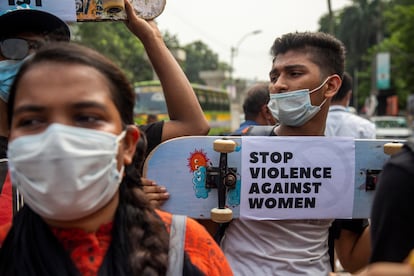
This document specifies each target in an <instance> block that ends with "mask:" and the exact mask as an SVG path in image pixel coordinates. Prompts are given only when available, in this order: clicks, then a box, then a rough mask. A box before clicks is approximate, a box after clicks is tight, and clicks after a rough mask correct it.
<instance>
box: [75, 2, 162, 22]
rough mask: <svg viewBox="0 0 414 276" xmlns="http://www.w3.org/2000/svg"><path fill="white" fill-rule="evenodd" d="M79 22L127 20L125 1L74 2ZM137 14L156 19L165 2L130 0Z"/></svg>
mask: <svg viewBox="0 0 414 276" xmlns="http://www.w3.org/2000/svg"><path fill="white" fill-rule="evenodd" d="M74 1H76V17H77V21H107V20H125V19H126V14H125V11H124V0H74ZM130 2H131V4H132V6H133V7H134V9H135V12H136V14H137V15H138V16H139V17H141V18H144V19H154V18H156V17H157V16H158V15H160V14H161V13H162V12H163V10H164V7H165V4H166V2H165V0H130Z"/></svg>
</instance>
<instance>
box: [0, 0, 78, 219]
mask: <svg viewBox="0 0 414 276" xmlns="http://www.w3.org/2000/svg"><path fill="white" fill-rule="evenodd" d="M52 41H70V29H69V27H68V25H67V24H66V23H65V22H64V21H62V20H61V19H60V18H58V17H56V16H55V15H53V14H50V13H48V12H45V11H40V10H35V9H31V8H30V7H29V6H27V5H26V4H23V5H20V6H16V8H15V9H11V10H8V11H5V12H3V13H0V210H1V212H0V224H1V223H4V222H7V221H8V220H10V217H11V201H12V189H11V185H10V183H9V182H10V181H9V179H7V181H6V184H5V180H6V176H7V170H8V166H7V143H8V135H9V127H8V124H7V102H8V98H9V89H10V86H11V84H12V82H13V80H14V77H15V75H16V74H17V71H18V70H19V68H20V66H21V64H22V63H23V61H24V60H25V59H26V58H27V57H28V56H29V55H30V54H31V53H33V52H34V51H36V50H37V49H39V48H40V47H41V46H42V45H44V44H46V43H48V42H52ZM3 186H4V187H3Z"/></svg>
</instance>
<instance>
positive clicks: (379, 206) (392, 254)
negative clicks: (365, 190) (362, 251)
mask: <svg viewBox="0 0 414 276" xmlns="http://www.w3.org/2000/svg"><path fill="white" fill-rule="evenodd" d="M413 165H414V140H413V138H410V139H408V141H407V142H406V143H405V144H404V146H403V148H402V149H401V151H400V152H397V153H395V154H393V155H391V157H390V159H389V160H388V161H387V163H386V164H385V165H384V167H383V168H382V172H381V173H380V175H379V177H378V183H377V185H376V191H375V197H374V202H373V205H372V211H371V242H372V254H371V258H370V262H371V263H375V262H402V261H404V259H405V258H406V256H407V255H408V254H409V252H410V251H411V250H412V249H413V248H414V237H413V235H412V233H413V231H414V213H413V210H414V202H413V200H412V198H413V196H414V186H413V185H412V179H413V177H414V169H413V168H414V167H413Z"/></svg>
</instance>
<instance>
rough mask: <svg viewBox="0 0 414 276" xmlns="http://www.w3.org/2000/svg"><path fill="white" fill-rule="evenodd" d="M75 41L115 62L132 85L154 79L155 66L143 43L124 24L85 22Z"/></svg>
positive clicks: (80, 26)
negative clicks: (151, 63)
mask: <svg viewBox="0 0 414 276" xmlns="http://www.w3.org/2000/svg"><path fill="white" fill-rule="evenodd" d="M73 37H74V40H75V41H77V42H79V43H80V44H83V45H86V46H88V47H91V48H93V49H96V50H97V51H99V52H100V53H102V54H104V55H105V56H107V57H109V58H110V59H112V60H113V61H114V62H115V63H117V64H118V65H119V66H120V67H121V68H122V69H123V70H124V71H125V73H126V75H127V76H128V78H129V79H130V81H131V82H133V83H134V82H137V81H142V80H149V79H152V78H153V76H152V69H151V65H150V63H149V61H148V59H147V58H146V54H145V49H144V47H143V45H142V43H141V42H140V41H139V40H138V39H137V38H136V37H135V36H134V35H132V34H131V32H130V31H129V30H128V28H127V27H126V26H125V24H124V23H123V22H99V23H96V22H84V23H77V24H76V25H75V28H74V36H73Z"/></svg>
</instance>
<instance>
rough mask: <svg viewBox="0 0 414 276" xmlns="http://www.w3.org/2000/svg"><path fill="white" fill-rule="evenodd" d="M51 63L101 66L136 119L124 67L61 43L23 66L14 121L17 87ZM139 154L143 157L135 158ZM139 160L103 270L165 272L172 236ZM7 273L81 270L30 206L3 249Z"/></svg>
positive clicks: (123, 187) (125, 115)
mask: <svg viewBox="0 0 414 276" xmlns="http://www.w3.org/2000/svg"><path fill="white" fill-rule="evenodd" d="M45 62H58V63H63V64H81V65H86V66H90V67H93V68H95V69H96V70H98V71H99V72H100V73H102V74H103V75H104V76H105V77H106V78H107V80H108V83H110V86H111V87H110V89H111V93H112V100H113V101H114V103H115V105H116V107H117V109H118V111H119V113H120V115H121V119H122V123H123V124H124V125H130V124H133V123H134V121H133V106H134V102H135V101H134V100H135V98H134V91H133V88H132V86H131V84H130V83H129V81H128V80H127V78H126V77H125V75H124V74H123V72H122V71H121V70H120V69H119V68H118V67H117V66H116V65H115V64H114V63H113V62H111V61H110V60H109V59H107V58H105V57H104V56H102V55H101V54H99V53H97V52H96V51H94V50H91V49H88V48H86V47H84V46H80V45H76V44H74V43H55V44H51V45H48V46H45V47H44V48H42V49H41V50H40V51H39V52H37V53H36V54H34V55H33V57H31V58H30V59H29V60H28V61H27V62H26V63H25V64H24V65H23V66H22V68H21V70H20V71H19V73H18V75H17V76H16V79H15V81H14V83H13V85H12V87H11V91H10V98H9V105H8V108H9V109H8V115H9V117H8V118H9V126H10V125H11V121H12V120H13V106H14V101H15V97H16V95H15V94H16V88H17V86H18V85H19V82H20V80H21V78H22V76H23V75H24V74H25V73H26V72H27V71H28V70H29V69H31V68H34V67H36V65H38V64H41V63H45ZM135 158H137V157H135ZM136 163H137V162H132V164H131V165H129V166H127V167H126V168H125V172H126V175H125V177H124V179H123V181H122V183H121V184H120V188H119V190H120V202H119V206H118V209H117V211H116V215H115V219H114V222H113V230H112V242H111V244H110V246H109V249H108V252H107V253H106V256H105V259H104V261H103V264H102V266H101V267H100V270H99V275H165V273H166V269H167V263H168V241H169V236H168V233H167V230H166V228H165V225H164V223H163V221H162V220H161V218H160V217H159V216H158V215H157V214H156V212H155V211H154V210H153V209H152V208H151V206H150V203H149V201H148V200H147V199H146V197H145V195H144V193H143V192H142V191H141V190H140V189H136V187H137V186H139V185H140V184H141V180H140V172H139V168H137V167H136ZM0 274H1V275H80V273H79V271H78V270H77V269H76V267H75V265H74V264H73V262H72V260H71V259H70V256H69V255H68V253H67V252H65V250H64V248H63V246H62V245H61V244H60V242H59V241H58V240H57V238H56V237H55V236H54V234H53V233H52V231H51V230H50V228H49V226H48V225H47V224H46V223H45V222H44V221H43V220H42V219H41V217H40V216H39V215H37V214H36V213H34V212H33V211H32V210H31V209H30V207H29V206H27V205H25V206H24V207H23V208H22V209H21V210H20V211H19V212H18V213H17V214H16V215H15V217H14V219H13V225H12V228H11V229H10V232H9V234H8V236H7V237H6V239H5V241H4V243H3V245H2V248H1V249H0Z"/></svg>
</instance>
